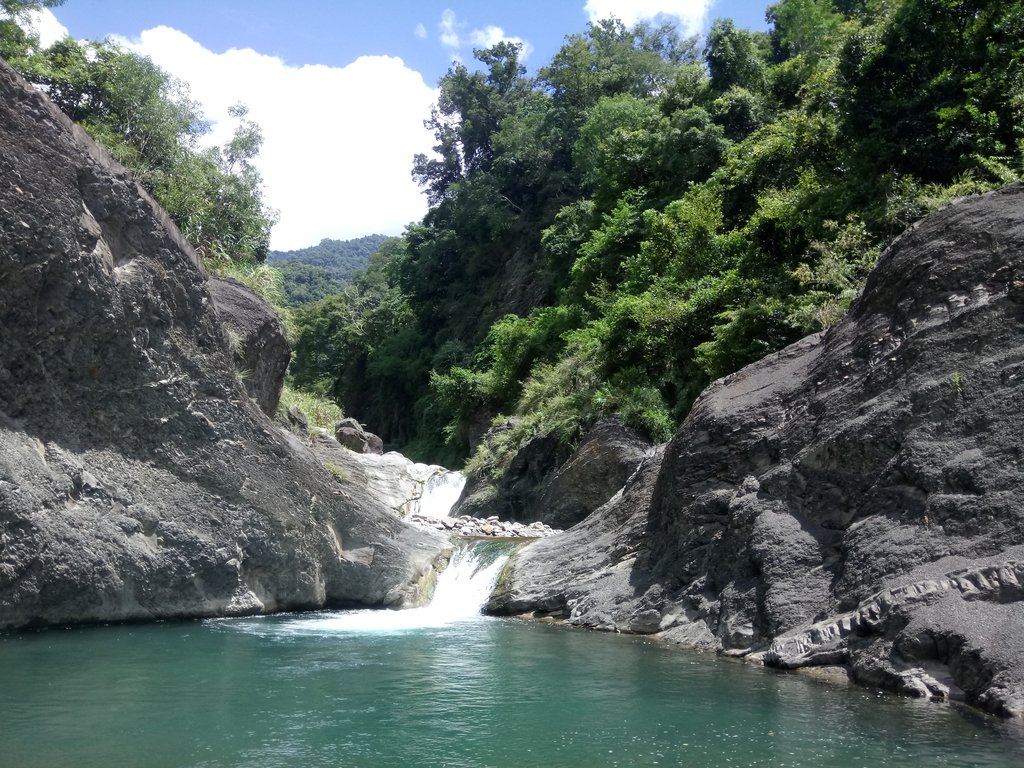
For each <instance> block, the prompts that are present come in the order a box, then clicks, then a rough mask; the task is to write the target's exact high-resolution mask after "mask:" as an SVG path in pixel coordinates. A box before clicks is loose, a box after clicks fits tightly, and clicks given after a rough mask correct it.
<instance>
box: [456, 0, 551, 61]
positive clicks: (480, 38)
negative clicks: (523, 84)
mask: <svg viewBox="0 0 1024 768" xmlns="http://www.w3.org/2000/svg"><path fill="white" fill-rule="evenodd" d="M466 26H467V24H466V23H465V22H461V21H459V20H458V17H456V15H455V11H453V10H452V9H451V8H445V10H444V11H443V12H442V13H441V21H440V22H439V23H438V25H437V28H438V30H439V31H440V39H441V45H443V46H444V47H445V48H448V49H449V52H450V53H451V56H452V60H453V61H462V55H461V49H462V48H463V46H465V45H470V46H472V47H473V48H490V47H491V46H494V45H497V44H498V43H500V42H502V41H503V40H504V41H507V42H510V43H516V44H517V45H519V46H521V51H520V53H519V60H520V61H526V58H527V57H528V56H529V55H530V53H532V52H533V46H532V45H531V44H530V42H529V41H528V40H524V39H523V38H521V37H515V36H512V35H507V34H505V30H503V29H502V28H501V27H496V26H494V25H493V24H489V25H488V26H486V27H483V28H482V29H473V30H470V32H469V33H468V34H465V35H464V34H462V30H464V29H465V28H466Z"/></svg>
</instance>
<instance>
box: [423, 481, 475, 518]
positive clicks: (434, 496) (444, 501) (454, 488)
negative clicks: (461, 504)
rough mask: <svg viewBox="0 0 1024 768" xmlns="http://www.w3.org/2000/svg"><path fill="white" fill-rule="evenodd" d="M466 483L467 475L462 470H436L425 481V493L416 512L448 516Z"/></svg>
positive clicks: (426, 515)
mask: <svg viewBox="0 0 1024 768" xmlns="http://www.w3.org/2000/svg"><path fill="white" fill-rule="evenodd" d="M465 485H466V476H465V475H464V474H462V473H461V472H454V471H451V470H441V471H439V472H435V473H434V474H432V475H431V476H430V477H428V478H427V479H426V481H425V482H424V483H423V495H422V496H420V498H419V503H418V504H417V505H416V508H415V510H414V514H418V515H420V516H421V517H448V513H449V512H451V510H452V507H454V506H455V502H457V501H458V500H459V496H460V495H461V494H462V489H463V488H464V487H465Z"/></svg>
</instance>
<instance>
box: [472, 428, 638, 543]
mask: <svg viewBox="0 0 1024 768" xmlns="http://www.w3.org/2000/svg"><path fill="white" fill-rule="evenodd" d="M499 429H500V428H499ZM652 451H653V447H652V446H651V444H650V442H649V441H648V440H647V439H646V438H645V437H644V436H643V435H641V434H640V433H639V432H637V431H636V430H635V429H633V428H631V427H628V426H626V425H625V424H624V423H623V422H622V421H621V420H620V419H618V418H615V417H609V418H603V419H600V420H598V421H597V423H595V424H594V425H593V426H592V427H591V428H590V429H589V430H588V431H587V433H586V434H585V435H584V436H583V440H582V441H581V442H580V445H579V447H577V448H576V450H574V451H573V452H572V453H571V454H569V455H568V456H566V455H565V451H564V449H562V448H561V447H560V445H559V442H558V440H557V439H556V438H555V437H554V436H553V435H538V436H537V437H534V438H533V439H532V440H530V441H529V442H528V443H527V444H526V445H525V446H523V447H522V448H521V449H520V450H519V451H518V453H516V455H515V457H514V458H513V459H512V462H511V464H510V466H509V468H508V470H507V471H506V472H505V473H504V474H503V475H502V477H501V479H500V480H499V481H498V482H497V483H490V482H487V481H483V482H480V481H476V480H470V481H469V483H468V484H467V487H466V490H465V491H464V493H463V496H462V498H461V499H459V503H458V505H457V506H456V508H455V510H454V512H455V514H464V513H465V514H471V515H475V516H476V517H484V518H486V517H488V516H490V515H496V516H498V517H499V518H502V519H508V520H514V521H517V522H524V523H534V522H540V523H544V524H545V525H549V526H551V527H553V528H569V527H570V526H573V525H575V524H576V523H578V522H580V521H581V520H583V519H584V518H585V517H586V516H587V515H589V514H590V513H591V512H593V511H594V510H595V509H597V508H598V507H600V506H601V505H602V504H604V503H605V502H606V501H608V499H610V498H611V497H612V496H613V495H615V493H616V492H617V491H618V490H619V489H620V488H622V486H623V484H624V483H625V482H626V480H628V479H629V477H630V475H632V474H633V473H634V472H635V471H636V468H637V467H638V466H639V465H640V462H641V461H643V460H644V458H646V457H647V456H649V455H650V454H651V452H652Z"/></svg>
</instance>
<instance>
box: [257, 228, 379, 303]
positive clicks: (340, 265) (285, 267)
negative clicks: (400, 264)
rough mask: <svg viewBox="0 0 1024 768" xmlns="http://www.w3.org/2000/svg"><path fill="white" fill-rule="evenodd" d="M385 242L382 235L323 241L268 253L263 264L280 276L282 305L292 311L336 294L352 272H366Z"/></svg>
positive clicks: (326, 239) (353, 273) (350, 277)
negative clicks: (286, 305) (283, 294)
mask: <svg viewBox="0 0 1024 768" xmlns="http://www.w3.org/2000/svg"><path fill="white" fill-rule="evenodd" d="M386 239H387V236H386V235H366V236H365V237H357V238H355V239H353V240H331V239H329V238H324V239H323V240H321V241H320V243H319V245H312V246H310V247H308V248H299V249H298V250H294V251H271V252H270V255H269V257H268V258H267V261H268V262H270V263H271V264H273V265H274V266H275V267H277V268H278V269H280V270H281V273H282V274H283V275H284V292H285V301H286V303H287V304H288V305H289V306H293V307H294V306H299V305H300V304H309V303H311V302H314V301H318V300H320V299H322V298H323V297H324V296H327V295H329V294H331V293H336V292H337V291H340V290H341V289H342V288H343V287H344V286H345V285H346V284H347V283H349V282H351V280H352V277H353V275H355V273H356V272H358V271H360V270H362V269H365V268H366V264H367V262H368V261H369V259H370V254H372V253H373V252H374V251H376V250H377V248H379V247H380V244H381V243H382V242H384V241H385V240H386Z"/></svg>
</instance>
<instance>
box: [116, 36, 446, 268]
mask: <svg viewBox="0 0 1024 768" xmlns="http://www.w3.org/2000/svg"><path fill="white" fill-rule="evenodd" d="M122 42H123V43H124V44H125V45H127V46H128V47H130V48H131V49H132V50H134V51H136V52H138V53H140V54H143V55H146V56H149V57H150V58H151V59H152V60H153V61H154V62H155V63H156V64H157V65H158V66H160V67H162V68H163V69H165V70H166V71H167V72H169V73H170V74H172V75H173V76H175V77H178V78H180V79H182V80H184V81H186V82H187V83H188V84H189V86H190V88H191V91H192V96H193V98H195V99H196V100H198V101H199V102H200V104H202V107H203V111H204V112H205V113H206V115H207V116H208V117H209V118H210V119H211V120H213V121H214V126H213V130H212V132H211V134H210V135H209V137H207V138H208V140H209V143H211V144H222V143H224V142H225V141H226V140H227V139H228V138H230V136H231V134H232V132H233V131H234V123H233V121H232V120H231V118H230V117H229V116H228V114H227V109H228V107H229V106H231V105H232V104H235V103H236V102H239V101H241V102H244V103H245V104H246V105H247V106H248V107H249V117H250V118H251V119H252V120H255V121H256V122H257V123H259V125H260V127H261V128H262V129H263V136H264V144H263V150H262V152H261V153H260V156H259V157H258V158H257V160H256V166H257V167H258V168H259V170H260V173H261V174H262V175H263V180H264V184H265V190H266V200H267V203H268V204H269V205H270V206H271V207H273V208H276V209H278V210H279V211H280V213H281V219H280V222H279V223H278V225H277V226H276V227H275V228H274V232H273V234H272V237H271V247H272V248H274V249H278V250H290V249H293V248H301V247H304V246H307V245H312V244H315V243H317V242H319V241H320V240H321V239H322V238H324V237H331V238H339V239H347V238H351V237H358V236H361V235H365V234H369V233H371V232H380V233H383V234H398V233H399V232H400V231H401V229H402V227H403V226H404V225H405V224H408V223H409V222H410V221H413V220H415V219H419V218H421V217H422V216H423V214H424V213H425V212H426V201H425V199H424V197H423V195H422V193H421V192H420V189H419V187H418V186H417V185H416V184H415V182H413V180H412V178H411V176H410V172H411V169H412V157H413V155H414V154H415V153H417V152H429V151H430V147H431V146H432V145H433V137H432V135H431V134H430V133H429V131H427V129H425V128H424V127H423V120H424V119H425V118H426V117H428V116H429V113H430V106H431V104H433V103H434V101H435V100H436V98H437V94H436V92H435V91H434V90H433V89H431V88H430V87H428V86H427V85H426V84H425V83H424V82H423V77H422V76H421V75H420V74H419V73H418V72H415V71H413V70H411V69H409V68H408V67H406V66H405V64H404V63H403V62H402V60H401V59H399V58H395V57H390V56H363V57H360V58H358V59H356V60H355V61H354V62H352V63H351V64H349V65H347V66H345V67H341V68H337V67H327V66H322V65H314V66H303V67H293V66H289V65H288V64H286V63H284V62H283V61H281V59H278V58H276V57H273V56H267V55H264V54H261V53H257V52H256V51H253V50H252V49H241V50H239V49H234V48H233V49H231V50H228V51H225V52H224V53H214V52H213V51H209V50H207V49H206V48H204V47H203V46H202V45H200V44H199V43H197V42H196V41H194V40H192V39H191V38H190V37H189V36H188V35H186V34H184V33H183V32H180V31H178V30H175V29H171V28H169V27H156V28H154V29H148V30H146V31H144V32H143V33H142V34H141V35H140V37H139V38H138V39H135V40H131V41H122Z"/></svg>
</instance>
